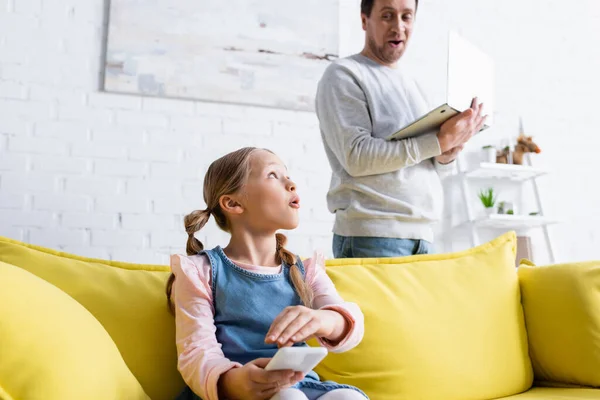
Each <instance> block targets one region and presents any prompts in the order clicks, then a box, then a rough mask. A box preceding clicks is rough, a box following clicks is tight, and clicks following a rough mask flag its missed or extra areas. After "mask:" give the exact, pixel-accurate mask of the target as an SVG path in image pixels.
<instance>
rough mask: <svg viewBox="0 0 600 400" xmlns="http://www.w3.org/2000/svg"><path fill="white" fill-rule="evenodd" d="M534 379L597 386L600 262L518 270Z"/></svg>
mask: <svg viewBox="0 0 600 400" xmlns="http://www.w3.org/2000/svg"><path fill="white" fill-rule="evenodd" d="M519 280H520V283H521V293H522V296H523V308H524V310H525V321H526V324H527V331H528V335H529V346H530V354H531V360H532V363H533V369H534V372H535V377H536V379H538V380H542V381H553V382H564V383H570V384H578V385H587V386H596V387H600V261H594V262H583V263H572V264H561V265H553V266H547V267H536V266H534V265H533V264H532V263H530V262H528V261H524V262H522V263H521V266H520V267H519Z"/></svg>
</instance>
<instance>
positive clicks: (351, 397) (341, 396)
mask: <svg viewBox="0 0 600 400" xmlns="http://www.w3.org/2000/svg"><path fill="white" fill-rule="evenodd" d="M319 400H366V398H365V396H363V395H362V394H360V392H357V391H356V390H352V389H336V390H332V391H331V392H329V393H326V394H324V395H323V396H321V397H319Z"/></svg>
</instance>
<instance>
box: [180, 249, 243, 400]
mask: <svg viewBox="0 0 600 400" xmlns="http://www.w3.org/2000/svg"><path fill="white" fill-rule="evenodd" d="M171 270H172V271H173V273H174V274H175V282H174V284H173V294H172V298H173V303H174V305H175V326H176V344H177V354H178V363H177V366H178V369H179V372H181V375H182V377H183V379H184V381H185V382H186V383H187V385H188V386H189V387H190V388H191V389H192V390H193V391H194V392H195V393H196V394H197V395H199V396H200V397H201V398H203V399H205V400H217V399H218V389H217V383H218V381H219V378H220V377H221V375H222V374H224V373H225V372H227V371H229V370H230V369H232V368H235V367H239V366H241V365H240V364H237V363H234V362H231V361H230V360H228V359H227V358H225V356H224V355H223V352H222V351H221V346H220V344H219V343H218V342H217V338H216V336H215V331H216V328H215V325H214V319H213V318H214V309H213V301H212V289H211V282H210V277H211V268H210V262H209V261H208V259H207V258H206V256H192V257H185V256H178V255H174V256H171Z"/></svg>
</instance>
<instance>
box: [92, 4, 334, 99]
mask: <svg viewBox="0 0 600 400" xmlns="http://www.w3.org/2000/svg"><path fill="white" fill-rule="evenodd" d="M339 1H344V0H301V1H298V0H229V1H223V0H202V1H198V0H111V5H110V7H111V10H110V18H109V28H108V38H107V40H108V42H107V53H106V68H105V81H104V90H106V91H110V92H120V93H133V94H140V95H148V96H160V97H171V98H183V99H197V100H205V101H215V102H226V103H238V104H249V105H258V106H266V107H274V108H284V109H293V110H307V111H311V110H314V94H315V92H316V88H317V83H318V81H319V79H320V78H321V75H322V73H323V71H324V70H325V68H326V67H327V65H329V63H330V62H331V61H332V60H334V59H336V58H337V57H338V55H339V36H340V33H339V32H340V29H339V15H340V11H339Z"/></svg>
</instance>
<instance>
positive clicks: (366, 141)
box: [316, 64, 442, 177]
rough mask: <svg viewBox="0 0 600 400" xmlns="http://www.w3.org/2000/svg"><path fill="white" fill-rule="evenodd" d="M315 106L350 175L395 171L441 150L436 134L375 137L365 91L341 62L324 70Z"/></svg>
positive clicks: (336, 151) (437, 153) (324, 134)
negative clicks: (390, 139)
mask: <svg viewBox="0 0 600 400" xmlns="http://www.w3.org/2000/svg"><path fill="white" fill-rule="evenodd" d="M316 106H317V115H318V117H319V121H320V126H321V130H322V132H323V136H324V140H325V141H326V143H327V145H328V146H329V148H330V149H331V151H332V152H333V153H334V154H335V156H336V157H337V159H338V161H339V162H340V164H341V165H342V166H343V167H344V169H345V170H346V172H347V173H348V174H349V175H351V176H354V177H359V176H367V175H377V174H384V173H387V172H392V171H396V170H399V169H401V168H404V167H408V166H411V165H415V164H418V163H420V162H421V161H423V160H426V159H429V158H432V157H435V156H438V155H440V154H441V153H442V152H441V149H440V144H439V141H438V138H437V135H436V134H427V135H422V136H419V137H417V138H409V139H403V140H398V141H387V140H385V139H380V138H375V137H373V136H372V135H371V131H372V123H371V117H370V113H369V109H368V105H367V100H366V97H365V94H364V92H363V90H362V89H361V88H360V86H359V84H358V82H357V81H356V79H355V78H354V76H353V75H352V73H351V72H350V71H348V70H347V69H346V68H345V67H344V66H341V65H339V64H331V65H330V66H329V68H327V70H326V71H325V74H324V75H323V78H322V79H321V82H320V83H319V88H318V91H317V99H316ZM392 133H393V132H390V134H392Z"/></svg>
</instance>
